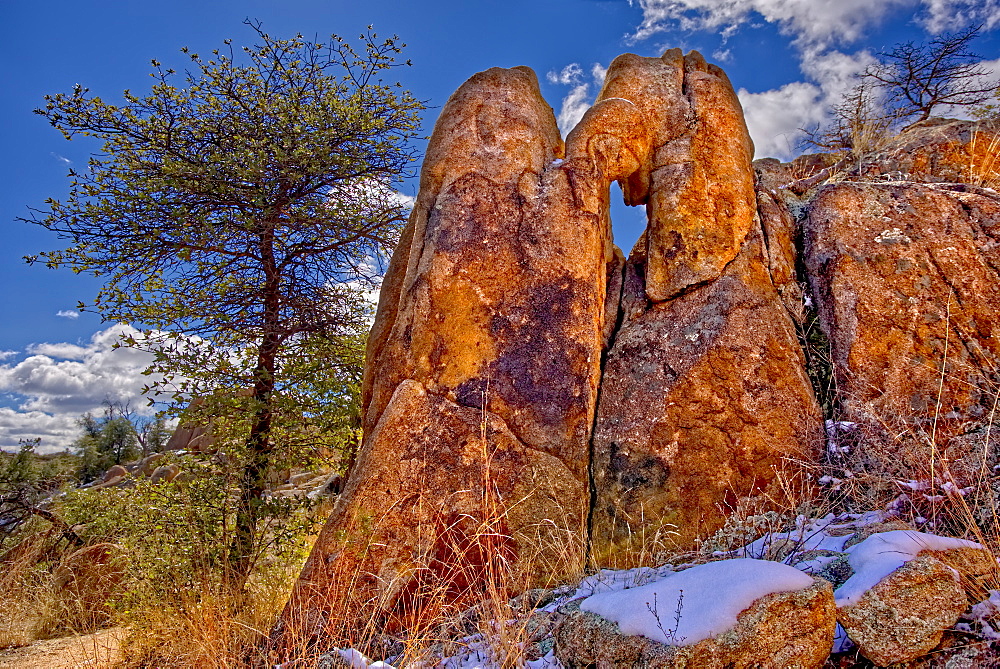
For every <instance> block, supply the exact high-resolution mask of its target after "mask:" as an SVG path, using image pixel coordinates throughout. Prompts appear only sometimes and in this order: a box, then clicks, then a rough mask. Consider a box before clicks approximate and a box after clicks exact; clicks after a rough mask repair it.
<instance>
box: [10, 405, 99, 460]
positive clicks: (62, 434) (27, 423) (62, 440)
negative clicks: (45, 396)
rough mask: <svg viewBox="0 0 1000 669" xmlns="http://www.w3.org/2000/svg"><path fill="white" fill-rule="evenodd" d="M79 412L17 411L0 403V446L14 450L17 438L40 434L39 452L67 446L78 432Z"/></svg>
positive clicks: (32, 437) (52, 450) (38, 435)
mask: <svg viewBox="0 0 1000 669" xmlns="http://www.w3.org/2000/svg"><path fill="white" fill-rule="evenodd" d="M78 418H79V416H71V415H69V414H60V415H57V416H53V415H49V414H47V413H43V412H41V411H17V410H15V409H11V408H9V407H0V448H3V449H4V450H7V451H12V450H16V449H17V447H18V441H19V440H20V439H36V438H41V440H42V441H41V444H40V446H39V448H38V449H37V450H38V452H39V453H54V452H56V451H61V450H64V449H67V448H69V447H70V446H71V445H72V444H73V441H75V440H76V438H77V437H79V436H80V427H79V425H77V419H78Z"/></svg>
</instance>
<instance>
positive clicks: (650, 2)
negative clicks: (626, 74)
mask: <svg viewBox="0 0 1000 669" xmlns="http://www.w3.org/2000/svg"><path fill="white" fill-rule="evenodd" d="M629 1H630V2H631V3H632V4H636V3H638V5H639V6H640V7H641V8H642V23H641V24H640V25H639V27H638V28H637V29H636V31H635V33H634V35H633V36H632V38H633V39H634V40H637V41H638V40H643V39H646V38H648V37H651V36H652V35H655V34H656V33H660V32H664V31H667V30H671V29H673V28H680V29H682V30H709V31H713V32H719V33H721V34H722V35H723V36H724V37H728V36H729V35H731V34H732V33H733V32H735V31H736V30H738V29H739V27H740V26H741V25H742V24H744V23H746V22H747V21H750V20H752V19H754V18H756V17H760V18H762V19H764V21H766V22H768V23H776V24H778V26H780V28H781V30H782V32H784V33H785V34H787V35H791V36H793V37H794V39H795V41H796V42H797V43H798V44H800V45H809V44H813V45H824V46H829V45H832V44H834V43H845V42H846V43H850V42H854V41H856V40H858V39H859V38H860V37H861V36H862V35H863V34H864V32H865V30H866V29H867V28H869V27H870V26H873V25H876V24H878V23H879V22H881V21H882V20H883V19H884V18H885V16H886V14H888V13H889V12H890V11H893V10H896V9H900V8H903V7H909V6H914V5H916V4H917V3H918V0H836V1H830V0H629ZM925 1H927V2H948V0H925ZM990 1H991V2H992V1H995V0H990ZM952 2H954V0H952Z"/></svg>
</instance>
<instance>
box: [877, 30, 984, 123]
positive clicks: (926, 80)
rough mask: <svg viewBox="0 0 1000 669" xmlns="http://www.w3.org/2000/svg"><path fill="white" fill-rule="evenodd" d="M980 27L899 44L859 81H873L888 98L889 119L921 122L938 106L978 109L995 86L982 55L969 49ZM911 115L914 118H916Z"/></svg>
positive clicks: (880, 54)
mask: <svg viewBox="0 0 1000 669" xmlns="http://www.w3.org/2000/svg"><path fill="white" fill-rule="evenodd" d="M981 29H982V25H978V26H971V27H969V28H966V29H965V30H962V31H960V32H957V33H947V34H944V35H941V36H940V37H936V38H934V39H932V40H931V41H929V42H923V43H920V44H914V43H913V42H904V43H901V44H897V45H896V46H894V47H893V48H892V50H891V51H885V52H881V53H879V56H880V57H881V61H880V62H879V63H876V64H874V65H872V66H870V67H869V68H868V69H867V70H866V71H865V73H864V75H863V77H862V78H863V79H867V80H869V81H873V82H877V86H878V87H880V88H882V89H883V90H884V92H885V94H886V105H887V108H888V109H889V110H890V111H891V115H892V116H894V117H895V118H898V119H907V120H910V119H912V121H911V124H912V123H919V122H920V121H923V120H926V119H927V118H929V117H930V115H931V112H933V111H934V109H935V108H937V107H943V106H951V105H959V106H970V105H978V104H981V103H983V102H985V101H986V100H988V99H989V98H990V97H991V96H992V95H993V93H994V91H995V90H996V88H997V84H996V81H995V80H994V79H990V75H991V74H992V73H991V72H990V71H989V70H987V69H986V68H984V67H983V66H982V64H981V61H982V56H980V55H978V54H976V53H974V52H972V51H970V50H969V44H970V43H971V42H972V41H973V40H974V39H975V38H976V37H977V36H978V35H979V31H980V30H981ZM914 117H915V118H914Z"/></svg>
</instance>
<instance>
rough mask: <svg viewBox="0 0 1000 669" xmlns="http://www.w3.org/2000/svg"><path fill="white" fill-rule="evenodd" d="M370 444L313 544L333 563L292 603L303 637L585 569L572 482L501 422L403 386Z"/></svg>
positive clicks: (405, 620) (308, 580) (403, 618)
mask: <svg viewBox="0 0 1000 669" xmlns="http://www.w3.org/2000/svg"><path fill="white" fill-rule="evenodd" d="M368 443H369V444H370V447H369V448H366V449H365V450H364V451H363V452H362V453H361V455H360V456H359V460H358V461H357V463H356V465H355V475H354V476H352V477H351V478H350V479H349V481H348V484H347V487H346V489H345V490H344V492H343V493H342V495H341V498H340V500H339V501H338V503H337V505H336V507H335V509H334V511H333V514H332V515H331V518H330V521H329V522H328V523H327V525H326V527H325V528H324V530H323V533H322V535H321V536H320V538H319V539H318V540H317V545H319V546H322V549H323V550H322V552H320V553H319V555H323V556H327V555H329V556H333V559H331V560H326V559H324V560H317V559H310V560H309V562H308V563H307V565H306V568H305V570H304V572H303V574H302V577H301V579H300V581H299V584H298V585H297V587H296V591H295V593H294V595H293V601H292V605H291V608H292V609H294V610H306V611H308V612H309V615H310V618H308V619H303V620H293V621H289V624H292V625H294V626H295V628H296V629H298V630H299V631H301V630H302V629H309V630H313V629H314V628H320V629H322V630H325V631H326V633H327V634H332V635H334V636H335V635H336V634H337V633H340V632H343V631H345V630H347V629H349V628H350V627H351V626H352V625H353V624H355V623H356V622H357V620H356V616H357V615H358V612H359V611H374V612H376V613H377V614H379V615H381V616H383V617H384V618H385V619H386V620H388V623H387V624H388V625H389V626H390V627H392V626H394V625H397V626H398V625H403V624H410V625H412V624H416V623H419V619H420V618H421V617H423V616H428V615H434V614H436V613H438V612H439V611H440V609H441V608H442V607H444V606H446V605H450V604H452V603H462V602H463V601H467V600H468V599H470V598H473V597H482V596H483V593H484V591H486V590H488V589H489V588H490V587H501V588H502V587H504V586H507V587H509V588H511V589H518V590H520V589H524V587H526V586H527V585H530V584H531V583H532V581H533V580H534V579H537V578H541V579H546V578H548V577H549V576H550V575H552V574H559V573H561V572H563V571H565V567H566V565H565V564H564V563H563V562H562V561H564V560H565V561H569V562H573V563H576V564H578V563H579V560H580V558H581V556H582V553H583V546H582V545H580V544H579V543H577V544H576V545H575V546H574V545H572V542H579V541H580V540H581V539H582V535H580V534H576V535H573V536H571V537H569V538H567V536H566V532H567V530H566V528H575V527H579V526H580V525H581V523H582V522H583V519H584V518H585V515H586V508H585V505H584V504H583V502H582V501H581V500H580V499H579V498H578V495H577V493H578V482H577V480H576V479H575V478H574V477H573V476H572V474H571V473H570V472H569V471H568V468H567V467H566V465H565V464H564V463H563V462H562V461H561V460H559V459H558V458H556V457H555V456H553V455H550V454H547V453H544V452H542V451H539V450H537V449H532V448H528V447H526V446H525V445H524V444H523V443H522V442H521V441H520V440H519V439H518V438H517V437H516V436H515V435H514V434H513V433H512V431H511V430H510V429H509V428H508V426H507V425H506V424H505V423H504V422H503V421H501V420H500V419H499V418H497V417H496V416H495V415H493V414H491V413H489V412H483V411H482V410H481V409H477V408H472V407H463V406H460V405H458V404H456V403H454V402H452V401H451V400H448V399H446V398H443V397H440V396H438V395H435V394H432V393H429V392H428V391H427V390H426V389H424V388H423V386H422V385H421V384H419V383H417V382H415V381H404V382H403V383H401V384H400V386H399V388H398V389H397V391H396V393H395V394H394V396H393V398H392V401H391V402H390V403H389V407H388V409H387V410H386V411H385V412H384V414H383V416H382V419H381V420H380V421H379V423H378V425H377V426H376V427H375V428H374V430H373V432H372V436H371V441H370V442H368ZM415 484H416V485H415ZM507 500H516V501H517V502H518V504H516V505H514V504H511V505H510V506H509V508H508V507H507ZM500 510H503V513H500ZM553 546H559V547H560V549H561V551H562V552H560V553H556V552H553V551H552V547H553ZM315 555H317V552H316V551H315V549H314V552H313V556H315ZM574 566H575V564H574ZM496 581H500V585H499V586H498V585H496ZM296 598H298V599H296ZM320 629H317V630H316V631H320Z"/></svg>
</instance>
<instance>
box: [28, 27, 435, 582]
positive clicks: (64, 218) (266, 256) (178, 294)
mask: <svg viewBox="0 0 1000 669" xmlns="http://www.w3.org/2000/svg"><path fill="white" fill-rule="evenodd" d="M247 23H248V25H250V26H251V27H252V28H253V29H254V30H255V32H256V33H257V37H258V43H257V44H255V45H253V46H249V47H243V48H242V50H236V49H234V48H233V46H232V44H231V42H230V41H228V40H227V41H226V42H225V47H224V48H222V49H218V50H215V51H213V52H212V54H211V55H210V56H208V57H202V56H200V55H198V54H196V53H190V52H189V51H188V49H186V48H185V49H182V52H184V53H185V54H187V55H188V57H189V58H190V61H191V63H190V69H188V70H186V71H185V72H184V74H178V73H177V72H175V71H174V70H172V69H164V68H163V66H161V64H160V63H159V62H157V61H153V68H154V72H153V74H152V77H153V78H154V79H155V84H154V85H153V87H152V90H151V93H150V94H149V95H146V96H139V95H136V94H134V93H132V92H130V91H125V92H124V94H123V102H122V103H121V104H112V103H109V102H105V101H104V100H102V99H101V98H99V97H96V96H92V95H90V93H89V91H88V90H87V89H85V88H82V87H79V86H78V87H76V88H75V89H74V90H73V91H72V92H71V93H68V94H58V95H53V96H48V97H47V98H46V100H47V104H46V105H45V107H44V108H42V109H38V110H36V112H37V113H39V114H41V115H42V116H44V117H45V118H46V119H48V120H49V122H50V123H51V124H52V125H53V126H55V127H56V128H58V129H59V130H61V131H62V132H63V134H64V135H65V136H66V137H67V138H73V137H75V136H78V135H83V136H87V137H93V138H96V139H98V140H100V141H102V142H103V151H102V153H100V154H95V155H93V156H92V157H91V159H90V162H89V165H88V169H87V170H86V171H80V172H77V171H72V172H71V173H70V176H71V177H72V182H71V188H70V193H69V196H68V197H67V198H66V199H65V200H62V201H60V200H54V199H50V200H47V202H46V205H47V207H46V208H45V209H43V210H33V213H32V215H31V216H30V218H29V219H25V220H29V221H30V222H33V223H37V224H39V225H42V226H44V227H46V228H48V229H49V230H52V231H54V232H56V233H58V234H59V235H60V237H61V238H64V239H68V240H69V242H70V245H69V246H68V248H65V249H63V250H58V251H50V252H46V253H42V254H40V255H39V256H36V257H31V258H29V259H28V260H29V262H35V261H39V260H42V261H44V262H45V264H46V265H48V266H50V267H62V266H68V267H71V268H73V269H74V271H77V272H88V273H92V274H95V275H97V276H100V277H103V278H104V279H105V285H104V287H103V289H102V290H101V291H100V293H99V294H98V296H97V298H96V300H95V302H94V304H93V305H89V306H88V305H81V307H84V308H93V309H96V310H97V311H99V312H100V313H101V315H102V316H103V317H104V319H105V320H109V321H124V322H131V323H139V324H143V325H144V326H145V327H146V328H147V329H146V330H145V331H144V335H143V336H141V337H136V338H133V339H131V340H130V341H128V342H127V343H128V344H129V345H130V346H136V347H140V348H145V349H148V350H152V351H153V352H154V353H155V354H156V361H155V362H154V368H155V369H157V370H159V371H164V372H166V373H167V374H168V378H167V381H166V382H165V384H163V385H160V386H158V387H159V388H160V389H165V388H170V389H173V390H175V391H178V392H182V393H184V394H186V395H187V396H191V395H202V394H206V393H213V392H215V395H213V396H223V395H224V393H218V392H217V391H218V390H219V389H228V390H230V391H231V394H232V396H237V395H238V394H239V391H241V390H243V389H250V396H249V402H242V403H240V407H237V408H242V409H243V410H245V411H247V412H249V420H248V421H247V422H248V423H249V424H248V425H247V428H246V432H245V434H244V437H243V444H244V447H245V448H244V449H243V453H242V463H243V470H242V471H243V475H242V477H241V483H240V488H241V492H240V503H239V508H238V518H237V531H236V538H235V540H234V541H233V543H232V557H233V562H234V568H235V570H236V573H237V575H238V576H239V575H245V573H246V572H247V571H248V569H249V567H250V566H251V565H250V564H249V560H250V556H251V555H252V554H253V548H254V545H253V544H254V540H255V539H254V537H255V536H256V533H257V529H258V524H259V521H260V515H261V506H262V503H263V491H264V489H265V483H266V477H267V470H268V467H269V465H270V464H271V463H272V461H273V457H274V455H275V442H274V435H275V431H274V427H275V424H276V420H278V418H279V417H277V416H276V411H277V410H278V408H279V403H278V401H277V400H278V394H279V393H280V389H281V387H282V386H283V384H284V382H285V381H286V378H285V371H286V369H289V368H292V367H294V364H292V361H295V360H296V358H297V356H300V355H304V354H307V353H308V351H309V349H310V347H311V346H313V345H314V344H313V342H314V341H315V340H317V339H323V340H327V341H336V340H338V339H343V338H351V337H354V336H356V335H357V334H358V332H359V328H360V329H363V328H364V327H365V325H366V324H362V323H361V321H362V320H363V319H359V318H358V316H357V313H358V307H359V305H361V304H362V303H363V302H364V296H363V290H364V288H365V287H366V286H369V285H371V284H372V283H374V282H375V281H376V280H377V275H378V274H379V273H380V270H381V268H382V259H383V258H384V256H385V253H386V252H387V251H388V250H389V249H391V248H392V247H393V246H394V244H395V241H396V239H397V237H398V233H399V228H400V226H401V224H402V222H403V220H404V215H405V212H404V209H403V207H402V206H401V203H400V201H399V198H398V197H395V193H394V191H392V189H391V185H392V184H393V183H394V182H395V181H397V180H398V179H399V178H400V175H401V174H403V173H404V172H405V171H406V170H407V169H408V168H409V166H410V165H411V162H412V161H413V160H415V158H414V153H413V149H412V148H411V146H410V140H411V139H412V138H413V137H414V136H415V133H416V131H417V129H418V122H419V119H418V114H419V110H420V109H422V105H421V103H420V102H418V101H417V100H416V99H414V98H413V97H412V96H411V95H410V94H409V93H408V92H406V91H404V90H402V89H401V88H400V87H399V84H395V85H392V84H388V83H386V82H384V81H383V80H382V78H381V77H382V76H383V75H384V74H385V73H386V72H387V71H388V70H389V69H390V68H392V67H395V66H397V65H399V63H397V62H396V61H395V57H396V56H397V55H398V54H399V53H400V50H401V47H402V46H403V45H399V44H397V40H396V38H395V37H393V38H390V39H386V40H382V41H379V40H378V38H377V36H376V35H375V34H374V33H373V32H371V29H369V31H368V33H366V34H364V35H362V36H361V44H362V47H363V49H362V50H361V52H360V53H359V52H356V51H355V50H354V49H352V48H351V46H350V45H349V44H347V43H346V42H344V41H343V40H342V39H341V38H339V37H337V36H336V35H334V36H331V38H330V40H329V41H327V42H325V43H319V42H316V41H313V40H307V39H305V38H303V37H302V36H301V35H297V36H296V37H294V38H292V39H275V38H272V37H271V36H269V35H267V34H266V33H264V32H263V31H262V30H261V29H260V25H259V24H254V23H251V22H249V21H248V22H247ZM407 64H408V63H407ZM178 80H179V81H178ZM217 408H220V407H217Z"/></svg>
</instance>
